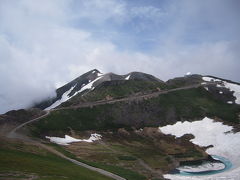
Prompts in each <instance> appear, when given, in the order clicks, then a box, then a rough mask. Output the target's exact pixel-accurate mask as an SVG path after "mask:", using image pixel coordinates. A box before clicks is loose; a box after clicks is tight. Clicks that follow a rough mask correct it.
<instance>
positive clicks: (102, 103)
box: [50, 83, 212, 111]
mask: <svg viewBox="0 0 240 180" xmlns="http://www.w3.org/2000/svg"><path fill="white" fill-rule="evenodd" d="M207 84H212V83H206V84H205V85H207ZM205 85H203V84H194V85H189V86H184V87H180V88H175V89H169V90H162V91H157V92H153V93H150V94H144V95H138V96H131V97H126V98H121V99H112V100H100V101H95V102H87V103H83V104H80V105H76V106H70V107H60V108H57V109H51V110H50V111H59V110H64V109H78V108H83V107H93V106H98V105H104V104H113V103H116V102H130V101H140V100H144V99H150V98H154V97H157V96H159V95H161V94H168V93H170V92H175V91H180V90H186V89H193V88H198V87H200V86H205Z"/></svg>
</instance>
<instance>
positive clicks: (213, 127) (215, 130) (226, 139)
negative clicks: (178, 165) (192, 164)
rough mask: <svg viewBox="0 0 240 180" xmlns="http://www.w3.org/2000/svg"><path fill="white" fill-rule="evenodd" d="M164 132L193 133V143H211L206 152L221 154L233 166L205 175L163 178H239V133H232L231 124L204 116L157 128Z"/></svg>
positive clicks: (201, 144)
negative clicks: (195, 119)
mask: <svg viewBox="0 0 240 180" xmlns="http://www.w3.org/2000/svg"><path fill="white" fill-rule="evenodd" d="M159 129H160V131H162V132H163V133H165V134H172V135H174V136H176V137H181V136H183V135H184V134H188V133H190V134H193V135H194V137H195V138H194V139H192V140H191V142H193V143H194V144H197V145H199V146H209V145H213V147H212V148H209V149H207V153H209V154H211V155H217V156H222V157H225V158H227V159H229V160H230V161H231V162H232V164H233V168H232V169H231V170H229V171H225V172H223V173H219V174H215V175H206V176H200V177H197V176H191V177H187V176H182V177H181V176H179V175H170V174H169V175H165V176H164V177H165V178H169V179H174V180H182V179H184V180H185V179H186V180H187V179H191V180H195V179H196V180H197V179H202V180H207V179H208V180H209V178H212V179H211V180H215V179H220V178H225V179H228V178H230V179H231V178H232V179H233V180H239V177H240V161H239V157H240V151H239V150H240V141H239V139H240V133H232V132H231V130H232V126H227V125H224V124H222V123H221V122H215V121H214V120H213V119H210V118H207V117H205V118H204V119H202V120H200V121H194V122H187V121H185V122H177V123H176V124H174V125H167V126H164V127H160V128H159Z"/></svg>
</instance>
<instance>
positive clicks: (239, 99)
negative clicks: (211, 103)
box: [202, 77, 240, 104]
mask: <svg viewBox="0 0 240 180" xmlns="http://www.w3.org/2000/svg"><path fill="white" fill-rule="evenodd" d="M202 79H203V80H204V81H208V82H222V84H217V87H226V88H228V89H230V91H234V93H233V95H234V96H235V97H236V101H235V103H236V104H240V85H238V84H234V83H229V82H227V81H222V80H220V79H215V78H210V77H203V78H202Z"/></svg>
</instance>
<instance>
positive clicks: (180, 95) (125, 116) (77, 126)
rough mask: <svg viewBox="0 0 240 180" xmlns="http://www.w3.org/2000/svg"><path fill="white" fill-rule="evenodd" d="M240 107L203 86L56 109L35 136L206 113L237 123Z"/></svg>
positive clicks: (36, 127) (197, 116)
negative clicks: (138, 99)
mask: <svg viewBox="0 0 240 180" xmlns="http://www.w3.org/2000/svg"><path fill="white" fill-rule="evenodd" d="M239 112H240V106H239V105H235V104H227V103H224V102H222V101H219V100H218V99H216V98H214V97H213V96H212V95H211V94H210V93H209V92H208V91H206V90H205V89H203V88H194V89H188V90H181V91H176V92H171V93H168V94H164V95H160V96H159V97H157V98H152V99H148V100H144V101H141V102H138V103H135V102H131V103H125V102H121V103H115V104H111V105H110V104H106V105H100V106H95V107H92V108H81V109H75V110H71V109H69V110H59V111H55V112H52V113H51V114H50V115H49V116H48V117H46V118H44V119H42V120H40V121H38V122H36V123H35V124H34V125H33V127H32V130H33V132H34V133H35V135H40V134H45V133H49V132H61V131H63V132H65V131H68V130H69V127H71V128H72V129H74V130H78V131H82V130H105V129H112V128H119V127H126V126H133V125H136V126H158V125H165V124H169V123H175V122H176V121H178V120H195V119H200V118H203V117H205V116H208V117H218V118H221V119H222V120H224V121H226V122H231V123H239V119H238V115H237V114H238V113H239Z"/></svg>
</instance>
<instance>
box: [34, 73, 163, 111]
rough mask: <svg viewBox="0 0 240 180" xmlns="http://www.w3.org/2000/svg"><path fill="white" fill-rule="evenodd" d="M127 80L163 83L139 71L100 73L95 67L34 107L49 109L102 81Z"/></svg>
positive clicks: (91, 89) (94, 86) (93, 87)
mask: <svg viewBox="0 0 240 180" xmlns="http://www.w3.org/2000/svg"><path fill="white" fill-rule="evenodd" d="M127 80H132V81H135V80H136V81H148V82H159V83H163V81H161V80H159V79H158V78H156V77H154V76H152V75H149V74H145V73H141V72H131V73H129V74H126V75H117V74H114V73H107V74H102V73H101V72H100V71H98V70H97V69H93V70H91V71H89V72H87V73H85V74H83V75H81V76H79V77H78V78H76V79H74V80H73V81H71V82H69V83H67V84H65V85H64V86H62V87H60V88H58V89H57V90H56V97H53V98H51V99H46V100H44V101H42V102H40V103H38V104H36V105H35V106H34V107H35V108H40V109H46V110H49V109H52V108H55V107H57V106H59V105H60V104H61V103H63V102H65V101H68V100H69V99H71V98H72V97H74V96H76V95H78V94H87V93H88V92H89V91H93V90H94V89H95V88H96V87H97V86H99V85H101V84H102V83H104V82H114V81H127Z"/></svg>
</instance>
